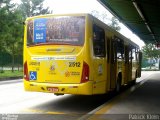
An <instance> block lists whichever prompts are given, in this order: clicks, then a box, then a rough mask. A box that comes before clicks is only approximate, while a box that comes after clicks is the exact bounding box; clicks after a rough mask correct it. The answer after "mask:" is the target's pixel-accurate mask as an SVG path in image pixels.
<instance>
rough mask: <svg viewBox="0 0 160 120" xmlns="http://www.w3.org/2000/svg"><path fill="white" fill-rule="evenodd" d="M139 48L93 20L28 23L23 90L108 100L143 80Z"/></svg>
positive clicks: (76, 17)
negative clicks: (112, 93) (109, 95)
mask: <svg viewBox="0 0 160 120" xmlns="http://www.w3.org/2000/svg"><path fill="white" fill-rule="evenodd" d="M140 61H141V52H140V50H139V46H138V45H137V44H135V43H134V42H132V41H131V40H129V39H127V38H126V37H124V36H123V35H121V34H120V33H118V32H116V31H115V30H113V29H111V28H110V27H109V26H107V25H106V24H104V23H103V22H101V21H100V20H98V19H96V18H95V17H93V16H92V15H89V14H64V15H45V16H35V17H31V18H28V19H27V20H26V22H25V32H24V87H25V90H26V91H37V92H48V93H54V94H55V95H63V94H77V95H78V94H81V95H94V94H105V93H107V92H109V91H112V90H116V91H119V90H120V88H121V86H123V85H127V84H129V83H130V82H134V81H135V80H136V78H137V77H140V76H141V62H140Z"/></svg>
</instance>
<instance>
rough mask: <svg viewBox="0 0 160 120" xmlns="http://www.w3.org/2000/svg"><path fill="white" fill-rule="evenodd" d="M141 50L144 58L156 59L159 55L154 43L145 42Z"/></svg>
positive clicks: (159, 51) (159, 52)
mask: <svg viewBox="0 0 160 120" xmlns="http://www.w3.org/2000/svg"><path fill="white" fill-rule="evenodd" d="M142 52H143V57H144V59H149V60H156V61H157V60H158V59H159V57H160V50H158V49H156V47H155V45H154V44H151V43H150V44H146V45H145V46H144V47H143V48H142ZM152 64H153V63H152V62H150V69H151V66H152Z"/></svg>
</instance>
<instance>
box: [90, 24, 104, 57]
mask: <svg viewBox="0 0 160 120" xmlns="http://www.w3.org/2000/svg"><path fill="white" fill-rule="evenodd" d="M98 30H99V31H98ZM92 31H93V53H94V56H95V57H103V58H104V57H106V43H105V41H106V40H105V30H104V29H103V28H102V27H100V26H99V25H97V24H93V28H92ZM98 32H102V33H100V34H97V33H98ZM96 35H97V36H98V35H99V36H98V37H99V39H96ZM102 36H103V37H102ZM98 43H99V45H97V44H98ZM96 49H97V51H98V50H100V51H101V52H100V53H99V51H98V53H99V54H98V53H96Z"/></svg>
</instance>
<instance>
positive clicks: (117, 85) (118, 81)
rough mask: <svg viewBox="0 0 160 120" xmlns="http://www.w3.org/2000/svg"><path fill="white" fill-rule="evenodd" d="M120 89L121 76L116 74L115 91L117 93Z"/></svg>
mask: <svg viewBox="0 0 160 120" xmlns="http://www.w3.org/2000/svg"><path fill="white" fill-rule="evenodd" d="M120 91H121V77H120V76H118V78H117V83H116V92H117V93H119V92H120Z"/></svg>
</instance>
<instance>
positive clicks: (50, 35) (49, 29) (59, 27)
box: [27, 16, 85, 46]
mask: <svg viewBox="0 0 160 120" xmlns="http://www.w3.org/2000/svg"><path fill="white" fill-rule="evenodd" d="M84 39H85V17H84V16H77V17H72V16H71V17H68V16H63V17H51V18H36V19H34V20H29V21H28V22H27V45H28V46H30V45H39V44H63V45H65V44H69V45H83V43H84Z"/></svg>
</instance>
